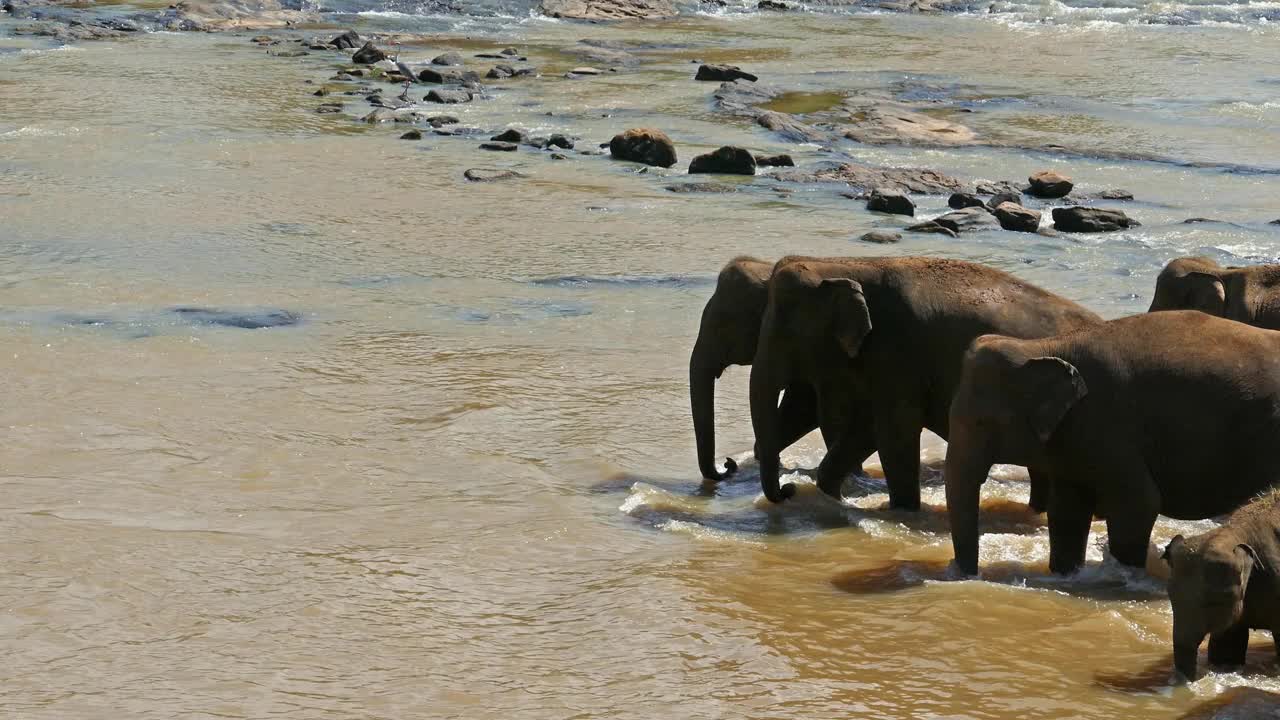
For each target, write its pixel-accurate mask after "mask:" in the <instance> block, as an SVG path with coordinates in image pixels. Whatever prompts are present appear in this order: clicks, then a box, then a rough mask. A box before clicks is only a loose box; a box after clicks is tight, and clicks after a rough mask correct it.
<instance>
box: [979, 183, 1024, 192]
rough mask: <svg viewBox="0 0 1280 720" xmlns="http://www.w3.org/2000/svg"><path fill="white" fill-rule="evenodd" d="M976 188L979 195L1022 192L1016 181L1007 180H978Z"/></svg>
mask: <svg viewBox="0 0 1280 720" xmlns="http://www.w3.org/2000/svg"><path fill="white" fill-rule="evenodd" d="M976 189H977V192H978V194H979V195H999V194H1000V193H1005V192H1009V193H1018V194H1021V192H1022V188H1021V187H1020V186H1019V185H1018V184H1017V183H1015V182H1012V181H1009V180H1001V181H999V182H980V183H978V187H977V188H976Z"/></svg>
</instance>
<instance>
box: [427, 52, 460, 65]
mask: <svg viewBox="0 0 1280 720" xmlns="http://www.w3.org/2000/svg"><path fill="white" fill-rule="evenodd" d="M463 62H464V60H463V59H462V55H461V53H457V52H452V51H450V52H447V53H444V54H443V55H437V56H435V57H433V58H431V64H432V65H445V66H448V67H453V66H455V65H461V64H462V63H463Z"/></svg>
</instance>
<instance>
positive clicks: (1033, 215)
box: [991, 202, 1040, 233]
mask: <svg viewBox="0 0 1280 720" xmlns="http://www.w3.org/2000/svg"><path fill="white" fill-rule="evenodd" d="M991 212H992V213H993V214H994V215H995V216H996V220H999V221H1000V227H1002V228H1004V229H1005V230H1013V231H1015V232H1029V233H1033V232H1035V231H1037V230H1039V229H1040V211H1039V210H1031V209H1029V208H1024V207H1022V206H1021V205H1018V204H1017V203H1011V202H1005V203H1000V204H999V205H997V206H996V207H995V209H994V210H992V211H991Z"/></svg>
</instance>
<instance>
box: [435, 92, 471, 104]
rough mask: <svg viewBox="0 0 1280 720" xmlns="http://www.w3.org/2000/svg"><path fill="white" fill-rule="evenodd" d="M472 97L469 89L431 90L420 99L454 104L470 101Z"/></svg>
mask: <svg viewBox="0 0 1280 720" xmlns="http://www.w3.org/2000/svg"><path fill="white" fill-rule="evenodd" d="M472 97H473V96H472V94H471V91H470V90H432V91H431V92H429V93H427V96H426V97H424V98H422V99H423V100H426V101H427V102H433V103H444V104H445V105H456V104H459V103H467V102H471V98H472Z"/></svg>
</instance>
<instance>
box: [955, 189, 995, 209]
mask: <svg viewBox="0 0 1280 720" xmlns="http://www.w3.org/2000/svg"><path fill="white" fill-rule="evenodd" d="M983 205H986V203H984V202H982V200H981V199H979V198H978V196H977V195H974V194H972V193H962V192H961V193H952V194H951V197H949V198H947V206H948V207H952V208H955V209H956V210H960V209H963V208H968V207H982V206H983Z"/></svg>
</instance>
